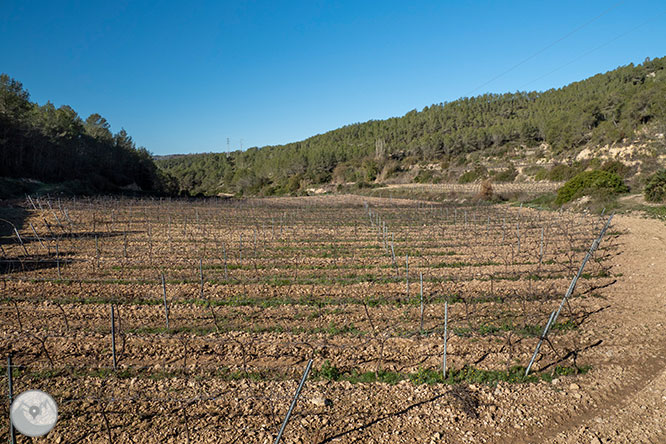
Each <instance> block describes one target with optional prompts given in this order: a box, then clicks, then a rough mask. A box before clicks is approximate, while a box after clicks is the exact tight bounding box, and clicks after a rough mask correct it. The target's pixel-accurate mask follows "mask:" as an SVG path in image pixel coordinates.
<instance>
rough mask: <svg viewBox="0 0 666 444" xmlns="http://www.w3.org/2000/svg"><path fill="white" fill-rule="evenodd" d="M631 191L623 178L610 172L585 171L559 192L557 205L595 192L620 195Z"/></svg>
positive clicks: (568, 182)
mask: <svg viewBox="0 0 666 444" xmlns="http://www.w3.org/2000/svg"><path fill="white" fill-rule="evenodd" d="M627 191H629V188H627V186H626V185H625V184H624V182H623V181H622V178H621V177H620V176H618V175H617V174H614V173H609V172H608V171H599V170H596V171H584V172H582V173H580V174H577V175H576V176H574V177H573V178H572V179H570V180H569V181H567V182H566V183H565V184H564V185H563V186H562V187H561V188H560V189H559V190H557V199H556V200H555V203H556V204H558V205H561V204H563V203H566V202H570V201H572V200H574V199H578V198H579V197H581V196H584V195H588V194H591V193H593V192H597V193H598V192H601V193H603V194H606V195H609V194H611V195H612V194H618V193H625V192H627Z"/></svg>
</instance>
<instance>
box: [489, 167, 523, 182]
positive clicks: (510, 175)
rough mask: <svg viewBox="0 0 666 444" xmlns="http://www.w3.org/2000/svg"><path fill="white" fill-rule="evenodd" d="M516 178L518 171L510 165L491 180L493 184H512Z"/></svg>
mask: <svg viewBox="0 0 666 444" xmlns="http://www.w3.org/2000/svg"><path fill="white" fill-rule="evenodd" d="M516 176H518V171H517V170H516V168H515V167H514V166H513V165H511V166H510V167H509V168H507V169H506V170H503V171H500V172H499V173H497V174H495V175H494V176H493V180H494V181H495V182H513V181H514V180H515V179H516Z"/></svg>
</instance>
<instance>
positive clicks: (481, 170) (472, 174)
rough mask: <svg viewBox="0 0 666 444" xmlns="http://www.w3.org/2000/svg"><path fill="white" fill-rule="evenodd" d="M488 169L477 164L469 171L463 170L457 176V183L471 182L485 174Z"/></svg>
mask: <svg viewBox="0 0 666 444" xmlns="http://www.w3.org/2000/svg"><path fill="white" fill-rule="evenodd" d="M487 174H488V170H487V169H486V168H485V167H483V166H477V167H475V168H474V169H473V170H471V171H466V172H464V173H463V174H462V175H461V176H460V177H459V178H458V183H471V182H476V181H477V180H479V179H483V178H485V177H486V176H487Z"/></svg>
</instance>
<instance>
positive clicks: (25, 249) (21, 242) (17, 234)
mask: <svg viewBox="0 0 666 444" xmlns="http://www.w3.org/2000/svg"><path fill="white" fill-rule="evenodd" d="M14 233H16V237H17V238H18V241H19V243H20V244H21V247H23V251H24V252H25V255H26V256H28V249H27V248H25V245H24V244H23V239H21V235H20V234H19V232H18V230H17V229H16V227H14Z"/></svg>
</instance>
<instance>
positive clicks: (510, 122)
mask: <svg viewBox="0 0 666 444" xmlns="http://www.w3.org/2000/svg"><path fill="white" fill-rule="evenodd" d="M665 67H666V58H659V59H654V60H648V59H646V61H645V62H644V63H643V64H641V65H637V66H634V65H628V66H623V67H620V68H617V69H615V70H613V71H610V72H607V73H605V74H598V75H595V76H593V77H590V78H588V79H586V80H582V81H580V82H575V83H572V84H570V85H567V86H565V87H562V88H558V89H551V90H548V91H545V92H516V93H506V94H501V95H496V94H485V95H481V96H477V97H472V98H467V97H466V98H462V99H459V100H456V101H454V102H450V103H440V104H436V105H432V106H430V107H426V108H424V109H423V110H421V111H416V110H414V111H410V112H409V113H407V114H406V115H404V116H403V117H399V118H391V119H387V120H372V121H369V122H365V123H356V124H352V125H348V126H345V127H342V128H339V129H336V130H333V131H330V132H327V133H325V134H321V135H316V136H313V137H310V138H308V139H306V140H303V141H301V142H295V143H290V144H286V145H279V146H267V147H263V148H251V149H248V150H246V151H235V152H231V153H207V154H193V155H184V156H170V157H165V158H160V159H157V160H156V163H157V165H158V166H159V167H160V168H161V169H163V170H164V171H165V172H166V173H168V174H169V175H171V176H173V178H174V179H175V180H176V181H177V182H178V186H179V188H180V190H184V191H186V192H189V193H190V194H199V193H202V194H205V195H215V194H219V193H234V194H260V195H271V194H287V193H298V192H303V191H304V190H305V189H306V188H308V187H310V186H312V185H318V184H326V183H336V184H343V183H357V184H359V183H360V184H363V183H370V182H381V183H391V182H422V183H423V182H427V183H437V182H471V181H478V180H481V179H483V178H485V177H491V178H493V180H495V181H496V182H507V181H509V182H511V181H515V180H518V181H525V180H527V181H531V180H544V179H545V180H548V179H550V180H563V179H566V178H569V177H571V176H572V175H573V174H575V173H576V172H578V171H581V170H582V169H585V168H587V167H589V166H590V165H592V166H596V165H597V164H598V166H600V165H601V161H600V160H599V158H600V157H601V158H602V159H603V158H607V159H609V160H614V159H615V160H617V159H619V160H621V161H623V162H624V165H625V166H626V171H624V173H625V175H626V176H628V177H632V178H634V179H633V180H636V181H640V180H641V177H645V175H646V174H649V173H651V172H652V171H654V170H656V169H657V168H658V167H659V166H660V165H663V163H664V159H665V157H664V155H665V154H666V148H665V146H666V145H665V144H664V138H663V134H664V133H665V132H666V131H665V128H666V72H665V70H664V68H665ZM584 150H585V151H584ZM582 151H584V152H583V153H582V154H581V152H582ZM660 156H661V157H660Z"/></svg>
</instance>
